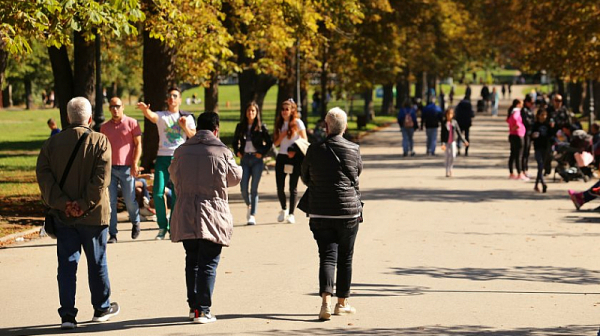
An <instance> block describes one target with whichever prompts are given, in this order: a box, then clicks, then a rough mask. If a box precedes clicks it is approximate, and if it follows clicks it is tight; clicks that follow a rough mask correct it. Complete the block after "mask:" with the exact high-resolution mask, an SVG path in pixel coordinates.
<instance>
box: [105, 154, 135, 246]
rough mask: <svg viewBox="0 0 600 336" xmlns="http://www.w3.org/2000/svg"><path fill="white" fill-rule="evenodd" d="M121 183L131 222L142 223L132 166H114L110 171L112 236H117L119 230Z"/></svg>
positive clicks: (109, 191) (109, 190) (109, 189)
mask: <svg viewBox="0 0 600 336" xmlns="http://www.w3.org/2000/svg"><path fill="white" fill-rule="evenodd" d="M119 183H121V193H122V194H123V200H125V207H126V208H127V212H129V220H130V221H131V224H139V223H140V208H139V206H138V203H137V201H136V199H135V178H134V177H133V176H131V166H112V169H111V172H110V185H109V186H108V193H109V194H110V210H111V211H110V227H109V229H108V232H109V233H110V235H111V236H116V235H117V232H119V230H117V195H118V189H119V188H118V187H119Z"/></svg>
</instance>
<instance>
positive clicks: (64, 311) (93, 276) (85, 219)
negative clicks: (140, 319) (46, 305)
mask: <svg viewBox="0 0 600 336" xmlns="http://www.w3.org/2000/svg"><path fill="white" fill-rule="evenodd" d="M67 113H68V118H69V122H70V125H69V127H67V128H66V129H65V130H63V131H62V132H60V133H58V134H56V135H55V136H53V137H50V138H49V139H48V140H46V142H45V143H44V145H43V146H42V150H41V151H40V154H39V156H38V160H37V167H36V175H37V181H38V184H39V187H40V191H41V194H42V200H43V201H44V203H45V204H46V205H47V206H48V207H49V208H50V212H49V215H51V216H52V217H54V222H55V223H56V227H55V234H56V239H57V241H56V248H57V257H58V277H57V279H58V295H59V298H60V308H59V309H58V314H59V315H60V317H61V319H62V323H61V329H73V328H75V327H76V326H77V321H76V320H75V317H76V316H77V308H76V307H75V291H76V288H77V286H76V282H77V279H76V274H77V265H78V263H79V258H80V256H81V248H82V247H83V250H84V252H85V255H86V259H87V264H88V281H89V286H90V292H91V296H92V306H93V307H94V316H93V318H92V320H93V321H96V322H104V321H107V320H108V319H109V318H111V317H112V316H115V315H117V314H118V313H119V310H120V309H119V305H118V304H117V303H116V302H111V301H110V282H109V279H108V266H107V262H106V236H107V231H108V225H109V223H110V204H109V197H108V185H109V184H110V168H111V148H110V143H109V141H108V139H107V138H106V136H105V135H104V134H101V133H96V132H93V131H92V130H91V129H90V124H91V123H92V106H91V105H90V102H89V101H88V100H87V99H86V98H83V97H76V98H73V99H71V101H69V103H68V105H67ZM72 153H73V155H72ZM70 158H72V161H71V160H70ZM69 161H71V163H72V167H68V166H69V163H68V162H69ZM67 168H70V169H67ZM65 172H66V174H65ZM59 181H60V182H59Z"/></svg>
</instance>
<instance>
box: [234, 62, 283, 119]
mask: <svg viewBox="0 0 600 336" xmlns="http://www.w3.org/2000/svg"><path fill="white" fill-rule="evenodd" d="M275 84H277V78H275V77H273V76H270V75H265V74H260V75H259V74H257V73H256V71H254V70H253V69H246V70H244V71H242V73H240V74H239V83H238V87H239V89H240V117H241V115H242V114H244V113H246V111H245V110H246V106H248V104H249V103H250V102H251V101H254V102H256V104H257V105H258V107H259V110H260V117H261V120H264V119H263V118H262V110H263V104H264V102H265V96H266V95H267V92H268V91H269V89H270V88H271V87H272V86H273V85H275Z"/></svg>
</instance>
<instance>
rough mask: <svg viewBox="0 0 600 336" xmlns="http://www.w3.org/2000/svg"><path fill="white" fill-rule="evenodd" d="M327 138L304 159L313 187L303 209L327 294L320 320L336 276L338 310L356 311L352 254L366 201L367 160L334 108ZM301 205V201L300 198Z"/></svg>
mask: <svg viewBox="0 0 600 336" xmlns="http://www.w3.org/2000/svg"><path fill="white" fill-rule="evenodd" d="M325 123H326V132H327V138H326V139H325V140H324V141H323V142H320V143H317V144H313V145H311V146H310V147H309V148H308V151H307V152H306V157H305V159H304V162H303V163H302V175H301V177H302V181H303V182H304V184H306V185H307V186H308V189H307V192H308V195H306V196H308V202H307V203H308V204H307V207H306V208H305V207H304V206H302V205H300V206H299V207H298V208H299V209H300V210H302V211H304V212H306V213H307V215H308V217H309V218H310V230H311V231H312V233H313V236H314V239H315V240H316V241H317V245H318V247H319V259H320V262H319V295H320V296H321V298H322V305H321V310H320V313H319V319H321V320H329V319H330V318H331V314H332V311H331V296H332V295H333V287H334V275H335V274H336V265H337V276H336V279H335V281H336V282H335V288H336V296H337V298H338V300H337V304H336V305H335V308H334V310H333V314H334V315H344V314H353V313H355V312H356V309H355V308H354V307H352V306H350V305H349V304H348V297H349V296H350V284H351V281H352V255H353V253H354V241H355V239H356V234H357V232H358V224H359V223H360V222H361V221H362V203H361V201H360V190H359V187H358V176H359V175H360V173H361V171H362V159H361V157H360V150H359V147H358V145H357V144H354V143H352V142H350V141H348V140H346V139H344V137H343V136H342V135H343V133H344V132H345V131H346V126H347V116H346V112H344V111H343V110H342V109H340V108H338V107H335V108H333V109H331V110H329V112H327V116H326V117H325ZM301 204H302V202H301Z"/></svg>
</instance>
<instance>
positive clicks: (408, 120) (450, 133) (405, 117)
mask: <svg viewBox="0 0 600 336" xmlns="http://www.w3.org/2000/svg"><path fill="white" fill-rule="evenodd" d="M419 110H420V112H421V125H420V126H419V124H418V122H417V113H418V111H419ZM474 117H475V114H474V112H473V107H472V105H471V101H470V99H469V98H468V97H466V96H465V98H464V99H462V100H461V101H460V102H459V103H458V104H457V106H456V109H455V108H453V107H449V108H447V109H446V110H445V111H444V112H443V113H442V109H441V108H440V107H439V106H437V105H436V104H435V102H434V101H431V102H429V103H428V104H427V105H425V106H424V107H422V106H419V104H418V103H415V102H413V101H411V100H410V99H407V100H406V101H405V102H404V104H403V105H402V107H401V108H400V110H399V111H398V115H397V121H398V125H399V126H400V131H401V132H402V150H403V156H405V157H406V156H408V155H410V156H415V151H414V132H415V131H417V130H421V131H422V130H425V135H426V155H428V156H429V155H431V156H435V155H436V154H435V150H436V147H437V141H438V132H439V133H440V140H441V146H442V151H444V155H445V161H444V162H445V168H446V177H452V170H453V167H454V159H455V158H456V156H457V155H460V146H461V144H463V145H464V146H465V152H464V153H465V156H468V155H469V133H470V128H471V124H472V120H473V118H474ZM439 129H441V131H440V130H439Z"/></svg>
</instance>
